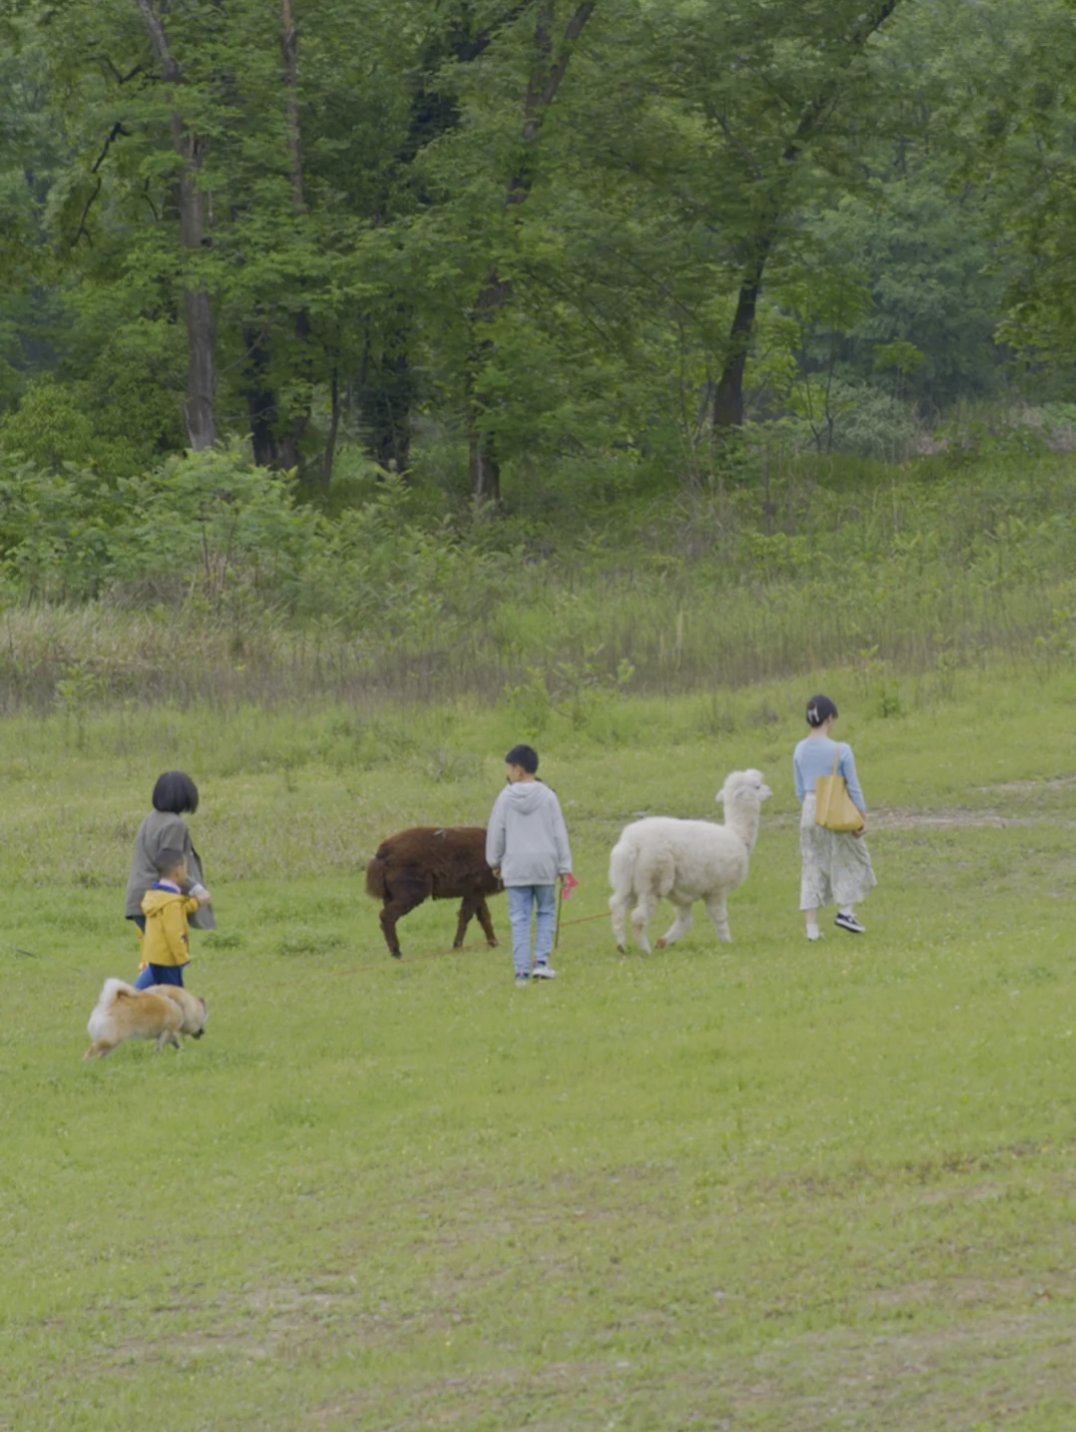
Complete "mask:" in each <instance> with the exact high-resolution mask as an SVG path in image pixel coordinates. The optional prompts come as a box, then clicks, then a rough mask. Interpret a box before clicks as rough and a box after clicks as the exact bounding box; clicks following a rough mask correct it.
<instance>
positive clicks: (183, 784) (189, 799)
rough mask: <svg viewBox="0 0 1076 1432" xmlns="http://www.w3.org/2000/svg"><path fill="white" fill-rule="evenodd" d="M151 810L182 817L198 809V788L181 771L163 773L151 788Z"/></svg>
mask: <svg viewBox="0 0 1076 1432" xmlns="http://www.w3.org/2000/svg"><path fill="white" fill-rule="evenodd" d="M153 809H154V810H160V811H168V812H169V813H170V814H171V815H183V814H184V813H185V812H186V811H190V813H191V814H192V815H193V814H194V812H195V811H196V810H197V809H198V787H197V786H196V785H195V784H194V782H193V781H192V780H191V778H190V776H187V775H184V773H183V772H182V771H165V773H164V775H163V776H158V777H157V784H156V785H155V786H154V787H153Z"/></svg>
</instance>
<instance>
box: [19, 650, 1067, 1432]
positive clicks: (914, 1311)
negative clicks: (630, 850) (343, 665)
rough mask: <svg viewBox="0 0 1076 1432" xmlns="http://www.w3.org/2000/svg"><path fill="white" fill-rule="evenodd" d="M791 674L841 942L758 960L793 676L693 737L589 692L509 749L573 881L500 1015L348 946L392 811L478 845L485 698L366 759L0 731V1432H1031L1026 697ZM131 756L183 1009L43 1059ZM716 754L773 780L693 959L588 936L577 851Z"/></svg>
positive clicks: (439, 919)
mask: <svg viewBox="0 0 1076 1432" xmlns="http://www.w3.org/2000/svg"><path fill="white" fill-rule="evenodd" d="M832 689H833V690H834V694H835V695H837V698H838V700H839V702H840V704H841V706H842V709H845V708H846V709H847V712H848V714H847V717H846V719H845V721H844V722H842V726H843V728H844V729H841V728H840V727H839V728H838V734H839V735H844V736H845V737H846V738H847V739H850V740H852V741H853V743H854V745H855V748H856V753H857V758H858V761H859V765H860V770H861V774H862V777H863V782H864V786H865V788H866V790H867V794H868V796H869V797H870V798H871V801H872V804H873V806H874V808H875V830H874V833H873V835H872V838H871V840H872V849H873V854H874V861H875V867H876V870H877V873H878V876H879V881H880V883H879V887H878V890H877V891H876V892H875V894H874V895H873V896H872V897H871V899H870V900H869V901H868V902H866V903H865V904H864V905H863V906H862V907H861V915H862V918H863V919H864V922H865V923H866V924H867V926H868V933H867V934H866V936H864V937H862V938H858V937H854V936H849V935H846V934H843V933H842V932H840V931H837V930H835V929H833V927H832V926H831V925H829V926H827V930H826V938H825V940H824V941H823V942H822V944H821V945H816V946H809V945H808V944H807V942H806V941H805V940H804V938H803V935H802V928H801V924H800V919H799V916H798V914H797V913H796V903H797V893H798V851H797V835H796V828H795V812H794V801H793V796H792V792H791V789H790V786H791V781H790V761H791V749H792V745H793V743H794V741H795V740H796V739H798V736H799V734H800V727H799V719H798V717H799V705H800V696H801V693H800V692H799V690H798V688H796V689H795V690H792V689H791V688H788V689H780V688H777V687H773V688H769V689H767V690H765V691H752V692H748V693H744V694H742V695H741V696H739V697H736V698H731V697H730V698H728V701H727V703H726V704H725V705H724V706H723V707H722V712H723V714H722V719H721V722H720V723H719V724H720V726H721V729H720V730H719V731H714V730H712V729H708V728H709V727H710V726H712V725H713V703H712V702H710V703H707V702H705V701H702V700H698V699H693V698H682V699H680V700H678V701H676V702H663V703H658V702H650V703H646V702H636V703H632V702H623V703H617V704H616V705H615V707H614V706H611V707H610V710H609V711H608V712H607V713H605V717H606V722H605V725H604V726H603V727H602V734H601V735H600V736H599V735H596V734H594V733H591V732H586V731H583V732H576V733H571V732H568V731H566V730H557V729H552V730H550V731H549V732H547V733H545V734H544V735H542V736H539V737H538V738H536V744H537V745H538V747H539V750H540V751H541V752H542V753H543V756H544V767H545V770H544V772H543V773H545V774H548V777H549V779H550V781H551V782H552V783H553V784H554V785H555V786H556V787H557V789H558V792H559V793H560V796H561V799H562V801H563V803H564V806H565V810H566V813H567V816H568V821H569V827H570V830H571V832H572V835H573V840H574V844H575V850H576V865H577V873H578V875H579V877H580V880H581V886H580V889H579V890H578V891H577V893H576V895H575V897H574V898H573V900H572V901H571V902H570V903H568V904H566V905H565V907H564V926H563V928H562V932H561V941H560V947H559V949H558V952H557V960H556V964H557V968H558V970H559V971H560V977H559V978H558V979H557V980H556V981H555V982H552V983H551V984H549V985H547V986H533V987H530V988H527V989H522V990H517V989H516V988H515V987H514V986H513V982H512V975H511V959H510V955H509V953H508V950H507V948H506V947H505V946H503V945H502V947H501V948H500V949H499V950H496V951H487V950H486V949H485V948H484V946H480V944H479V942H478V938H479V937H478V933H477V930H476V929H475V930H473V938H474V941H475V943H474V944H473V945H472V946H471V947H469V948H468V949H466V950H464V951H462V952H459V953H455V954H452V953H447V952H446V947H447V945H448V943H449V940H450V937H451V933H452V930H453V928H454V911H453V909H452V908H451V907H450V906H447V905H443V904H442V905H427V906H424V907H422V908H421V909H420V910H418V911H416V912H415V913H414V914H412V915H410V916H408V917H407V918H406V919H405V920H404V921H403V922H402V923H401V926H400V934H401V938H402V942H403V947H404V960H403V961H402V962H400V963H397V962H395V961H392V960H390V958H389V956H388V954H387V952H386V950H385V948H384V945H383V942H382V940H381V935H380V931H379V928H378V924H377V912H376V906H375V905H374V904H373V903H372V902H371V901H369V900H367V898H366V897H365V895H364V894H363V892H362V882H361V869H362V865H363V864H364V861H365V859H366V858H367V857H368V855H369V854H370V853H372V849H373V847H374V845H376V843H377V840H378V839H379V838H380V837H381V836H383V835H385V834H388V833H390V832H391V831H392V830H395V829H399V828H401V827H402V826H403V825H406V824H411V823H415V822H418V821H423V822H426V821H430V822H435V823H440V822H446V823H447V822H451V821H468V822H470V821H482V820H484V819H485V816H486V814H487V813H488V809H489V805H490V804H491V802H492V800H493V797H494V795H495V794H496V792H497V789H498V788H499V783H500V781H501V779H502V767H501V760H500V758H501V756H502V754H503V751H504V749H507V745H508V744H510V743H511V741H512V739H514V738H515V737H516V734H517V733H516V732H515V731H514V730H513V728H512V726H511V721H510V719H508V718H506V717H505V715H504V713H497V712H484V713H468V712H466V711H462V710H457V711H452V712H440V713H432V714H430V713H427V714H426V715H422V714H421V713H412V714H411V715H409V716H407V715H405V716H402V717H401V718H400V720H399V722H398V723H393V722H390V721H386V723H385V726H384V730H385V731H386V732H388V731H390V730H391V729H396V731H397V747H396V749H395V750H393V749H388V750H386V754H385V755H384V757H383V758H381V759H377V760H372V759H370V758H369V757H367V758H366V759H365V763H359V762H358V761H352V760H351V759H350V756H349V750H350V748H351V744H352V743H357V741H358V737H357V736H356V728H355V726H354V723H353V722H352V720H351V718H350V717H348V716H347V714H346V713H341V712H335V713H320V714H318V713H311V714H309V715H307V716H300V715H293V716H284V715H280V714H278V715H275V716H274V715H273V714H271V713H251V712H245V713H232V714H231V715H229V714H227V713H224V714H217V715H210V714H207V713H190V714H188V715H187V716H180V715H179V714H177V713H159V714H158V715H156V716H155V715H154V714H153V713H147V714H146V716H145V717H144V718H142V719H141V720H136V719H135V718H134V717H132V716H131V714H130V713H127V714H126V715H124V716H123V717H122V718H121V717H118V716H115V715H113V716H107V715H105V716H102V717H100V718H99V720H97V721H96V722H90V723H88V724H87V725H86V726H85V727H82V728H80V729H79V731H78V733H77V739H76V736H75V733H73V731H72V730H71V729H70V728H68V727H66V726H64V725H63V723H62V722H58V721H47V722H43V723H37V724H36V725H35V724H31V723H29V722H21V721H9V722H7V723H5V724H4V725H3V726H0V786H2V789H3V792H4V808H3V812H2V814H0V842H2V844H0V857H2V862H0V878H2V887H0V889H2V895H3V916H2V922H0V995H2V1007H3V1010H4V1012H5V1029H4V1038H3V1041H2V1043H0V1089H2V1103H0V1137H2V1142H0V1247H2V1252H3V1265H2V1266H3V1281H2V1289H3V1291H2V1297H0V1428H3V1429H4V1432H9V1429H10V1432H39V1429H46V1428H48V1429H53V1428H55V1429H64V1432H68V1430H70V1432H77V1429H82V1428H86V1429H89V1428H93V1429H100V1428H107V1429H124V1432H125V1430H126V1429H128V1428H130V1429H136V1428H138V1429H142V1428H161V1429H168V1432H171V1429H176V1432H180V1430H181V1429H182V1432H186V1429H192V1432H193V1429H213V1432H217V1429H230V1428H256V1429H260V1432H277V1429H292V1428H303V1429H306V1428H310V1429H370V1432H375V1429H376V1432H389V1429H459V1432H472V1429H475V1430H477V1429H489V1432H494V1429H496V1432H503V1429H516V1428H524V1427H526V1428H533V1429H558V1430H559V1429H571V1432H592V1429H593V1432H598V1429H606V1428H615V1429H620V1428H624V1429H655V1432H659V1429H661V1432H664V1429H681V1428H683V1429H688V1428H695V1427H697V1428H701V1429H724V1428H730V1429H741V1428H745V1429H746V1428H751V1429H754V1428H760V1429H781V1432H808V1429H820V1430H821V1429H827V1432H828V1429H839V1428H840V1429H843V1428H855V1429H902V1432H903V1429H907V1432H912V1430H913V1429H915V1432H922V1429H972V1428H981V1429H995V1428H1019V1429H1029V1432H1068V1429H1070V1428H1072V1427H1073V1426H1074V1425H1076V1396H1074V1391H1073V1389H1074V1382H1073V1367H1074V1366H1076V1332H1074V1329H1076V1317H1074V1294H1076V1277H1074V1273H1073V1266H1074V1258H1073V1253H1074V1238H1073V1232H1072V1230H1073V1226H1074V1224H1073V1211H1074V1210H1073V1207H1072V1194H1073V1182H1072V1169H1073V1153H1074V1144H1076V1140H1074V1137H1073V1129H1074V1124H1073V1104H1072V1090H1073V1087H1074V1082H1076V1033H1074V1030H1076V1007H1074V1002H1073V995H1074V992H1076V975H1074V961H1073V955H1074V953H1076V933H1074V926H1076V921H1074V918H1073V917H1074V900H1076V889H1074V879H1073V871H1074V848H1076V815H1074V794H1076V784H1074V783H1073V775H1074V772H1073V764H1072V734H1071V733H1072V730H1073V726H1074V722H1073V712H1074V695H1076V691H1074V684H1073V682H1072V680H1071V678H1068V677H1055V678H1053V680H1052V681H1048V682H1034V681H1032V680H1031V678H1030V677H1027V678H1019V677H1012V676H1010V677H1006V678H1005V680H1004V681H996V680H993V679H988V678H987V677H985V676H984V677H980V678H972V677H968V678H966V679H962V680H961V682H960V683H958V684H957V689H955V690H954V692H953V694H952V697H951V699H950V700H948V701H947V702H944V703H932V702H928V701H926V700H925V699H923V700H920V699H918V698H917V697H916V694H915V692H914V691H912V692H909V693H907V698H906V700H905V714H904V715H903V716H901V717H899V718H896V719H893V718H891V719H888V720H884V719H882V718H881V717H880V716H877V715H871V714H870V712H869V711H868V710H862V711H860V712H859V713H858V714H857V709H856V707H857V696H856V692H855V690H854V689H852V688H851V687H849V688H848V689H847V690H845V689H844V688H842V686H841V683H840V680H839V678H835V679H834V681H833V683H832ZM723 700H724V698H723ZM771 710H772V711H776V712H777V713H778V716H777V719H771V718H770V717H768V716H766V715H765V714H764V713H766V712H768V711H771ZM360 734H362V733H360ZM368 734H369V733H368V732H367V733H366V735H368ZM518 734H519V735H523V736H526V735H528V734H530V733H527V732H522V733H518ZM366 735H364V736H363V740H364V741H365V739H366ZM383 744H384V743H383ZM390 744H391V743H390ZM363 749H366V746H364V748H363ZM162 752H167V754H162ZM173 764H176V765H180V766H182V767H185V768H187V769H190V770H191V771H192V773H193V774H194V775H195V776H196V779H197V780H198V781H199V784H200V785H201V788H202V796H203V808H202V810H200V811H199V813H198V814H197V815H196V816H195V817H194V818H193V820H192V828H193V829H194V832H195V839H196V843H197V844H198V846H199V848H200V849H201V850H202V851H203V854H204V855H205V857H206V864H207V871H208V874H209V883H210V885H211V886H212V887H213V888H214V893H215V896H216V902H217V907H218V917H219V920H220V930H219V932H218V933H217V934H216V935H213V936H206V935H198V934H197V933H196V934H195V935H194V937H193V938H194V941H195V948H196V952H197V953H196V959H195V962H194V963H193V965H192V968H191V971H190V973H189V976H188V979H187V984H188V987H189V988H191V989H193V990H194V991H195V992H197V993H200V994H203V995H205V997H206V998H207V999H208V1000H209V1003H210V1009H211V1018H210V1025H209V1031H208V1034H207V1036H206V1038H205V1039H204V1040H202V1041H200V1042H198V1043H190V1044H188V1045H187V1047H186V1048H185V1049H184V1050H183V1052H182V1053H181V1054H179V1055H175V1054H173V1053H172V1052H171V1051H166V1053H165V1054H163V1055H161V1056H155V1055H154V1054H153V1052H152V1048H151V1047H150V1046H148V1045H146V1046H142V1045H128V1046H125V1047H124V1048H121V1049H120V1050H118V1051H117V1052H116V1053H115V1054H114V1055H113V1056H112V1057H111V1058H110V1059H108V1060H105V1061H103V1062H101V1063H100V1064H97V1065H92V1066H89V1065H85V1064H83V1063H82V1062H81V1059H80V1056H81V1054H82V1052H83V1050H84V1048H85V1047H86V1044H87V1043H88V1039H87V1037H86V1035H85V1024H86V1019H87V1018H88V1015H89V1012H90V1009H91V1007H92V1006H93V1003H94V1001H95V999H96V996H97V993H98V991H99V989H100V985H101V983H102V980H103V979H104V978H105V976H107V975H120V976H127V977H130V976H131V975H132V974H133V972H134V944H133V940H132V938H131V937H130V935H129V934H128V933H127V931H126V929H125V928H124V926H123V923H122V921H121V919H120V918H119V916H120V912H121V909H122V891H123V886H124V882H125V878H126V863H127V859H128V855H129V847H130V842H131V839H132V838H133V834H134V830H135V828H136V826H137V823H138V821H139V819H140V818H141V816H142V814H144V811H145V809H146V807H147V803H148V794H149V789H150V787H151V785H152V781H153V779H154V777H155V776H156V774H157V772H158V770H159V769H163V768H165V767H167V766H169V765H173ZM745 765H757V766H759V767H761V768H762V769H763V770H764V771H765V773H766V775H767V777H768V778H769V779H770V782H771V784H772V785H773V786H774V788H775V791H776V796H775V799H774V801H773V802H771V803H770V805H769V806H768V807H767V808H766V810H765V811H764V815H763V823H762V833H761V837H760V840H759V845H758V848H757V850H756V853H755V857H754V862H753V868H752V872H751V876H750V878H749V881H748V883H747V885H746V886H745V887H744V888H743V889H742V890H741V891H739V892H738V893H736V894H735V895H733V897H732V898H731V901H730V918H731V925H732V932H733V938H734V941H735V943H734V944H733V945H732V946H719V945H718V944H717V942H716V941H715V939H714V936H713V933H712V930H711V929H710V926H709V923H708V921H706V919H705V918H704V917H703V916H702V912H701V911H700V912H699V915H700V918H698V919H697V921H696V927H695V930H694V931H693V932H692V934H691V935H690V936H689V937H688V938H687V939H686V940H685V941H684V942H683V943H682V944H681V945H678V946H677V947H675V948H674V949H673V950H669V951H664V952H656V953H655V954H654V955H653V956H651V957H649V958H647V957H644V956H642V955H640V954H638V953H637V952H633V953H631V954H629V955H628V956H626V957H621V956H618V955H617V954H616V952H615V949H614V947H613V942H612V938H611V934H610V930H609V926H608V921H607V919H605V918H603V917H601V916H602V912H603V911H604V909H605V900H606V895H607V889H606V876H605V867H606V862H607V859H608V851H609V848H610V846H611V845H612V843H613V841H614V840H615V837H616V834H617V832H618V830H619V828H620V825H621V824H622V823H623V821H625V820H627V819H630V818H632V816H633V815H635V814H636V813H640V812H642V811H653V812H658V811H662V812H665V813H669V814H680V815H691V816H698V815H707V814H710V813H714V814H715V815H716V814H717V813H716V811H715V810H714V808H713V807H712V793H713V791H715V790H716V789H717V788H718V787H719V786H720V784H721V782H722V780H723V778H724V776H725V774H726V773H727V771H728V770H729V769H732V768H734V767H736V766H745ZM493 911H494V921H495V924H496V925H497V928H498V930H499V931H500V932H501V933H502V935H504V936H506V935H507V912H506V908H505V904H504V902H503V900H497V901H496V902H495V903H494V906H493ZM592 917H601V918H592ZM670 922H671V913H670V912H668V911H666V910H663V911H662V912H661V913H660V914H659V916H658V919H657V920H656V921H655V922H654V931H655V933H661V931H662V930H663V929H664V928H665V927H666V925H667V924H668V923H670Z"/></svg>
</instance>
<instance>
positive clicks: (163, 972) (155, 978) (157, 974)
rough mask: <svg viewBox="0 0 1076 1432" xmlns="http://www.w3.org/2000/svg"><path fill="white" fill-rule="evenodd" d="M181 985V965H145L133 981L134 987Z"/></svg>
mask: <svg viewBox="0 0 1076 1432" xmlns="http://www.w3.org/2000/svg"><path fill="white" fill-rule="evenodd" d="M155 984H174V985H179V986H180V987H182V985H183V966H182V965H147V966H146V968H145V969H144V970H143V971H142V973H141V974H140V975H139V976H138V978H137V979H136V980H135V982H134V987H135V989H149V987H150V985H155Z"/></svg>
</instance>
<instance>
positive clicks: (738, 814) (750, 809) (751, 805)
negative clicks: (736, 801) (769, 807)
mask: <svg viewBox="0 0 1076 1432" xmlns="http://www.w3.org/2000/svg"><path fill="white" fill-rule="evenodd" d="M761 817H762V807H761V806H760V805H757V804H756V803H755V802H754V801H749V802H748V803H747V804H746V806H738V807H737V808H736V809H735V810H734V811H732V813H731V815H730V816H728V817H727V818H726V820H725V825H726V826H727V827H728V829H729V830H731V831H732V832H733V834H734V835H738V836H739V837H740V839H741V840H742V841H743V843H744V845H746V846H747V852H748V854H750V853H751V851H752V850H754V848H755V841H756V840H758V825H759V820H760V819H761Z"/></svg>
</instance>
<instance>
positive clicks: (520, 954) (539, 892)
mask: <svg viewBox="0 0 1076 1432" xmlns="http://www.w3.org/2000/svg"><path fill="white" fill-rule="evenodd" d="M534 910H536V911H537V912H538V917H537V921H536V926H537V928H536V931H535V937H534V962H535V964H537V965H544V964H548V963H549V956H550V955H551V954H552V953H553V937H554V935H555V934H556V930H557V887H556V885H509V887H508V918H509V919H510V920H511V922H512V959H513V961H514V963H515V967H516V974H517V975H529V974H530V972H531V912H532V911H534Z"/></svg>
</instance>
